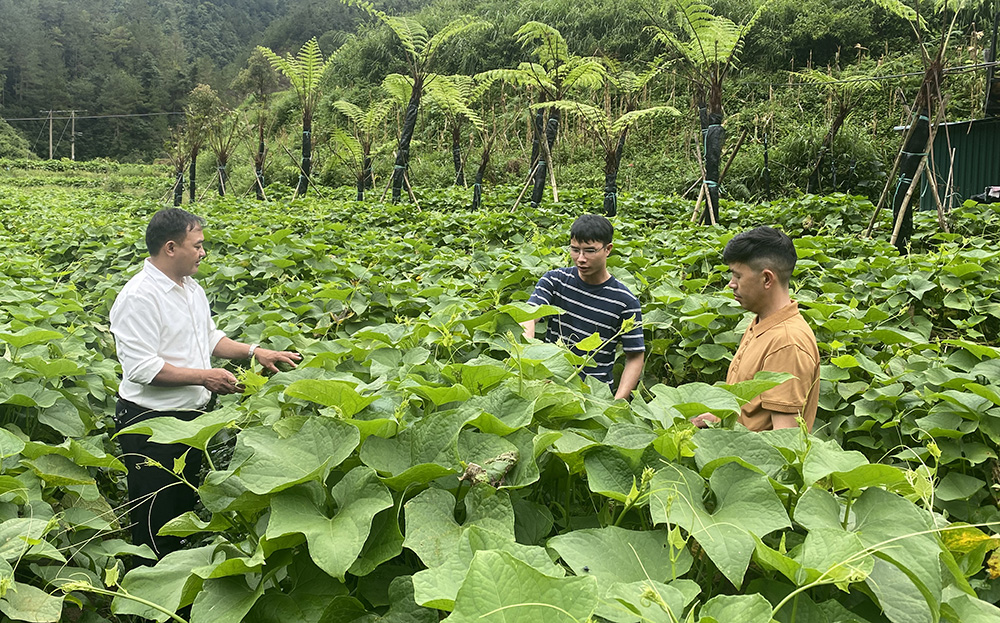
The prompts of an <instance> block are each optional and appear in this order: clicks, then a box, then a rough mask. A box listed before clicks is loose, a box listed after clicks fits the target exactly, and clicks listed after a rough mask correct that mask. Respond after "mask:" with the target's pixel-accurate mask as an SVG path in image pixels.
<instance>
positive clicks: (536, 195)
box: [531, 108, 559, 208]
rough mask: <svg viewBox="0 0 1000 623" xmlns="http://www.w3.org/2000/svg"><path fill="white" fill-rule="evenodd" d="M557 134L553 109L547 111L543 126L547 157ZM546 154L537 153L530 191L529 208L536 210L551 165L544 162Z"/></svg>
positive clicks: (556, 121) (557, 126)
mask: <svg viewBox="0 0 1000 623" xmlns="http://www.w3.org/2000/svg"><path fill="white" fill-rule="evenodd" d="M558 133H559V110H558V109H555V108H553V109H552V110H550V111H549V121H548V123H546V124H545V142H546V143H547V144H548V148H549V149H548V155H550V156H551V155H552V147H553V145H554V144H555V142H556V135H557V134H558ZM545 156H546V152H545V151H539V154H538V166H537V168H536V169H535V185H534V187H533V188H532V189H531V207H533V208H537V207H538V206H539V205H541V203H542V195H543V194H544V193H545V178H546V177H547V176H548V174H549V166H551V163H549V162H546V161H545Z"/></svg>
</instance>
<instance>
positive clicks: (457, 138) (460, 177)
mask: <svg viewBox="0 0 1000 623" xmlns="http://www.w3.org/2000/svg"><path fill="white" fill-rule="evenodd" d="M451 159H452V160H453V161H454V163H455V186H465V167H464V166H463V164H462V122H461V121H459V120H456V121H455V127H453V128H452V129H451Z"/></svg>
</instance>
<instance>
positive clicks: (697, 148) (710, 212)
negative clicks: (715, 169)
mask: <svg viewBox="0 0 1000 623" xmlns="http://www.w3.org/2000/svg"><path fill="white" fill-rule="evenodd" d="M694 153H695V155H696V156H698V166H699V167H700V168H701V190H702V193H704V195H705V203H707V204H708V222H709V224H710V225H718V223H716V222H715V209H714V206H713V205H712V194H711V193H710V192H708V188H707V186H706V183H707V182H708V180H707V179H705V177H706V175H705V162H704V161H703V160H702V159H701V146H700V145H695V148H694ZM699 196H700V194H699ZM699 220H700V219H699Z"/></svg>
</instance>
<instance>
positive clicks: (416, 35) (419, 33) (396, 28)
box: [385, 16, 428, 62]
mask: <svg viewBox="0 0 1000 623" xmlns="http://www.w3.org/2000/svg"><path fill="white" fill-rule="evenodd" d="M385 24H386V25H387V26H389V28H390V29H392V32H393V33H395V35H396V38H397V39H399V43H400V44H401V45H402V46H403V49H404V50H406V53H407V54H408V55H409V56H410V58H411V59H412V60H413V61H414V62H416V60H417V59H418V58H419V57H420V55H421V54H423V52H424V49H425V48H426V47H427V38H428V35H427V29H426V28H424V27H423V25H422V24H421V23H420V22H418V21H417V20H415V19H413V18H412V17H395V16H391V17H387V18H386V20H385Z"/></svg>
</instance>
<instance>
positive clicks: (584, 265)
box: [569, 238, 612, 279]
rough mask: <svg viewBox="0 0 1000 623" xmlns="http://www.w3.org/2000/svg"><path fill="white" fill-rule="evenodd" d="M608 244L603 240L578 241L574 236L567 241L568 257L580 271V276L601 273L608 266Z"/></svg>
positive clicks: (609, 252) (609, 248)
mask: <svg viewBox="0 0 1000 623" xmlns="http://www.w3.org/2000/svg"><path fill="white" fill-rule="evenodd" d="M611 246H612V245H610V244H607V245H606V244H604V243H603V242H595V241H591V242H580V241H579V240H577V239H576V238H571V239H570V241H569V257H570V259H571V260H573V264H574V265H576V269H577V270H578V271H579V272H580V278H581V279H582V278H584V277H588V276H591V275H602V274H604V271H605V269H607V266H608V256H609V255H611Z"/></svg>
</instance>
